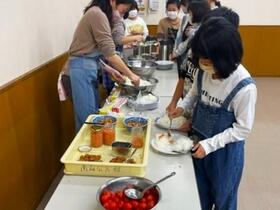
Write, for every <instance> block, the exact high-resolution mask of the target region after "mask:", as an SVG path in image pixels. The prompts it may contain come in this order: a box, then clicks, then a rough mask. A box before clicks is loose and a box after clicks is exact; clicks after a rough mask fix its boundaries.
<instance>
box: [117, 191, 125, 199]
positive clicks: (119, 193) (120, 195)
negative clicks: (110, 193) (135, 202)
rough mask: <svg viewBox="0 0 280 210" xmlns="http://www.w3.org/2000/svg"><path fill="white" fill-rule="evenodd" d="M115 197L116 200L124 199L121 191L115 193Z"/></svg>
mask: <svg viewBox="0 0 280 210" xmlns="http://www.w3.org/2000/svg"><path fill="white" fill-rule="evenodd" d="M116 195H117V197H118V198H123V197H124V193H123V192H122V191H120V192H117V193H116Z"/></svg>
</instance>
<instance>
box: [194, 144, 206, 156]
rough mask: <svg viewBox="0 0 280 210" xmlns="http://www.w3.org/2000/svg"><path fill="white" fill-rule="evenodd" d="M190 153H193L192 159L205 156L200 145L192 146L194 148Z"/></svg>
mask: <svg viewBox="0 0 280 210" xmlns="http://www.w3.org/2000/svg"><path fill="white" fill-rule="evenodd" d="M192 152H194V153H193V154H192V156H193V157H194V158H198V159H202V158H204V157H205V156H206V153H205V150H204V149H203V147H202V146H201V144H200V143H197V144H196V145H194V147H193V148H192Z"/></svg>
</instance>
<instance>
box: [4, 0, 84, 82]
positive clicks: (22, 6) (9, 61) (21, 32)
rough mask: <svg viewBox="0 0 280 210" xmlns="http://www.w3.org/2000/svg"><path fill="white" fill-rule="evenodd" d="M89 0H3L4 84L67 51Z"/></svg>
mask: <svg viewBox="0 0 280 210" xmlns="http://www.w3.org/2000/svg"><path fill="white" fill-rule="evenodd" d="M88 2H89V0H11V1H10V0H1V1H0V31H1V32H0V86H1V85H4V84H6V83H7V82H9V81H11V80H13V79H15V78H17V77H19V76H21V75H22V74H24V73H26V72H27V71H29V70H31V69H33V68H35V67H37V66H39V65H41V64H43V63H45V62H47V61H49V60H51V59H52V58H54V57H56V56H58V55H60V54H62V53H63V52H65V51H66V50H67V49H68V48H69V46H70V42H71V40H72V36H73V32H74V30H75V27H76V25H77V23H78V21H79V20H80V17H81V15H82V10H83V8H84V7H85V6H86V5H87V4H88Z"/></svg>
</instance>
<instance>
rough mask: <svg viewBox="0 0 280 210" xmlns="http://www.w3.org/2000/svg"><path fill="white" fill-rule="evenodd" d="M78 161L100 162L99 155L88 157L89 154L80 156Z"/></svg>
mask: <svg viewBox="0 0 280 210" xmlns="http://www.w3.org/2000/svg"><path fill="white" fill-rule="evenodd" d="M79 160H80V161H92V162H95V161H101V155H90V154H85V155H81V156H80V159H79Z"/></svg>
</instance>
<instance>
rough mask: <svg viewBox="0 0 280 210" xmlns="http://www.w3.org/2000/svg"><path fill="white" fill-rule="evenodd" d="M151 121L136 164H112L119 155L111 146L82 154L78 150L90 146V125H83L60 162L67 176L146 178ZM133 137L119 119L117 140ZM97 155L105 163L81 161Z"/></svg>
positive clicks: (104, 146)
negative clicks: (81, 157)
mask: <svg viewBox="0 0 280 210" xmlns="http://www.w3.org/2000/svg"><path fill="white" fill-rule="evenodd" d="M95 116H97V115H90V116H89V117H88V119H87V121H88V122H91V121H92V119H93V118H94V117H95ZM151 124H152V122H151V119H149V120H148V125H147V127H146V128H145V138H144V146H143V147H142V148H139V149H138V150H137V151H136V153H135V154H134V155H133V159H134V160H136V164H128V163H110V162H109V161H110V160H111V159H112V158H113V157H116V156H117V155H116V154H115V153H114V152H113V151H112V147H111V146H106V145H103V146H102V147H99V148H92V150H91V151H90V152H80V151H79V150H78V148H79V147H80V146H81V145H90V125H85V124H84V125H83V127H82V128H81V129H80V131H79V132H78V134H77V135H76V137H75V138H74V140H73V141H72V143H71V144H70V146H69V147H68V149H67V150H66V152H65V153H64V155H63V156H62V158H61V159H60V161H61V162H62V163H64V172H65V173H66V174H77V175H92V176H114V177H116V176H141V177H143V176H145V172H146V166H147V161H148V153H149V145H150V143H149V142H150V136H151ZM130 139H131V136H130V132H128V130H127V128H126V127H125V126H124V125H123V118H118V119H117V124H116V140H117V141H130ZM84 154H95V155H102V160H103V162H90V161H79V158H80V156H81V155H84Z"/></svg>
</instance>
